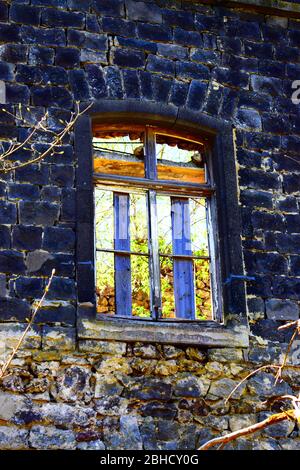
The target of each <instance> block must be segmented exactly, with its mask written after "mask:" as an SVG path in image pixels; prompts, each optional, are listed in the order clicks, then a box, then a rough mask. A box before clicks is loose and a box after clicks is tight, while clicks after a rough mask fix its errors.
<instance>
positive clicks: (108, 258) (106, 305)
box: [96, 251, 115, 315]
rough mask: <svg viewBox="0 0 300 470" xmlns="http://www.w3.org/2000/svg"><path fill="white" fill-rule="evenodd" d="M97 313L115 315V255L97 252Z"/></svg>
mask: <svg viewBox="0 0 300 470" xmlns="http://www.w3.org/2000/svg"><path fill="white" fill-rule="evenodd" d="M96 294H97V312H98V313H106V314H110V315H113V314H114V313H115V282H114V254H113V253H104V252H99V251H97V255H96Z"/></svg>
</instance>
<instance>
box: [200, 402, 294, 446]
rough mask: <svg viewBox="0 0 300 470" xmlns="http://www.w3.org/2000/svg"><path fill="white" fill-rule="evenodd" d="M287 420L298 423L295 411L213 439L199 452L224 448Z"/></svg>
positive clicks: (270, 417)
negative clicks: (242, 437)
mask: <svg viewBox="0 0 300 470" xmlns="http://www.w3.org/2000/svg"><path fill="white" fill-rule="evenodd" d="M287 419H290V420H292V421H296V422H297V416H296V414H295V410H288V411H283V412H282V413H277V414H274V415H271V416H269V417H268V418H266V419H264V420H263V421H261V422H259V423H256V424H252V425H251V426H248V427H246V428H243V429H239V430H238V431H234V432H231V433H229V434H226V435H225V436H219V437H216V438H214V439H211V440H210V441H208V442H206V443H205V444H203V445H202V446H201V447H199V449H198V450H208V449H210V448H211V447H213V446H215V445H218V444H221V447H224V445H225V444H227V443H228V442H231V441H234V440H236V439H237V438H238V437H241V436H249V435H250V434H253V433H255V432H258V431H262V430H263V429H265V428H266V427H268V426H271V425H273V424H277V423H280V422H281V421H285V420H287Z"/></svg>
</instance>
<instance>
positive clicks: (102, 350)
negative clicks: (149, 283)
mask: <svg viewBox="0 0 300 470" xmlns="http://www.w3.org/2000/svg"><path fill="white" fill-rule="evenodd" d="M0 43H1V45H0V80H4V81H5V83H6V94H7V104H6V105H5V106H2V108H5V109H6V110H8V111H9V112H10V113H12V114H13V115H16V116H17V115H18V113H19V112H20V109H19V104H20V103H21V105H22V112H23V114H25V115H26V116H27V118H28V119H31V120H32V121H33V122H35V121H36V119H37V118H38V116H41V115H42V114H43V113H44V112H45V110H48V112H49V117H48V125H49V127H50V128H51V129H53V130H57V129H60V128H61V125H62V124H61V121H60V120H61V119H66V118H67V117H68V116H69V114H70V111H71V110H72V109H73V108H74V102H75V101H76V100H79V101H85V102H90V101H93V100H97V99H100V98H101V99H105V98H107V99H115V100H126V99H131V98H134V99H140V100H148V101H152V102H156V103H168V104H174V105H175V106H178V107H181V108H186V109H187V110H191V111H196V112H202V113H204V114H207V115H211V116H214V117H218V118H219V119H221V120H224V122H230V123H232V125H233V126H234V127H235V129H236V131H235V136H236V161H237V167H238V175H239V197H240V204H241V211H242V216H243V233H242V238H243V248H244V261H245V270H246V273H247V274H249V275H254V276H255V278H256V280H255V281H254V282H251V283H248V286H247V294H248V309H249V320H250V328H251V347H250V349H249V350H240V349H230V348H228V349H224V350H218V349H210V350H199V349H195V348H177V347H174V346H172V345H169V346H159V345H156V346H155V345H153V344H152V345H151V344H144V345H141V344H134V343H128V344H125V343H122V342H100V341H99V342H94V341H90V342H89V341H83V342H80V344H78V342H77V341H76V328H75V324H76V288H77V286H76V278H75V268H74V266H75V251H74V248H75V240H76V233H75V223H76V207H75V192H76V191H75V187H76V186H75V168H76V161H75V158H74V148H73V136H72V135H70V137H69V138H67V139H66V141H65V143H64V145H63V146H62V147H61V149H60V150H61V152H62V153H60V154H59V155H57V156H56V157H54V158H53V157H47V159H46V160H45V161H43V162H41V163H38V164H35V165H32V166H30V167H25V168H23V169H20V170H18V171H16V172H15V174H10V175H8V176H3V175H2V176H1V178H0V222H1V225H0V273H1V274H0V294H1V297H0V321H1V323H0V341H1V342H0V346H1V354H2V357H3V358H4V357H5V355H6V354H7V353H8V352H9V351H10V350H11V348H12V347H13V345H15V341H16V338H17V337H18V335H19V334H20V332H21V331H22V329H23V328H24V325H25V323H26V318H28V316H29V315H30V309H31V307H32V304H33V302H34V299H37V298H39V297H40V296H41V294H42V291H43V287H44V286H45V283H46V280H47V277H48V276H49V275H50V273H51V269H52V268H53V267H55V269H56V276H55V278H54V281H53V283H52V286H51V291H50V292H49V295H48V297H47V302H46V304H45V306H44V307H43V309H42V310H41V312H40V313H39V315H38V317H37V319H36V327H35V329H34V331H33V332H32V333H31V334H30V335H29V336H28V338H27V340H26V344H25V348H24V349H22V351H20V352H19V354H18V357H17V358H16V359H15V361H14V366H15V372H14V374H13V375H11V376H10V377H8V378H7V379H5V380H4V382H3V385H2V392H1V396H0V404H1V405H0V420H1V426H0V447H1V448H11V446H13V447H14V448H27V447H28V446H29V447H33V448H72V449H73V448H76V447H78V448H81V449H84V448H99V449H101V448H104V446H106V448H108V449H112V448H119V449H121V448H128V449H130V448H142V446H143V447H144V448H145V449H158V448H162V449H175V448H181V449H186V448H189V449H190V448H194V447H195V446H197V445H198V444H199V443H200V442H203V441H204V440H205V439H207V438H209V437H210V436H211V435H214V434H218V433H220V432H226V430H229V429H237V427H239V426H240V425H241V424H243V423H252V422H255V421H256V420H257V419H260V418H261V416H264V413H266V412H268V411H270V409H271V408H270V406H268V405H262V404H261V401H263V400H265V399H266V398H268V397H270V396H272V395H274V394H275V395H276V394H280V393H289V392H290V391H291V389H290V387H293V388H295V389H297V387H299V383H298V382H299V379H298V378H297V371H298V369H297V366H298V364H299V360H298V355H297V344H296V347H295V348H296V349H295V351H294V354H293V365H291V366H290V367H289V369H288V370H287V372H286V377H285V381H284V382H282V383H280V384H279V385H278V388H279V390H277V391H276V390H274V389H273V388H272V382H271V379H272V376H271V375H270V374H267V373H263V374H261V375H260V376H259V377H257V378H252V379H250V380H249V381H247V383H246V384H245V385H244V386H243V387H241V389H240V391H239V392H238V393H237V394H236V397H234V398H233V399H232V400H231V401H230V403H229V404H228V405H224V396H226V394H227V393H229V392H230V390H231V389H232V386H233V385H235V384H236V383H237V381H238V380H239V379H240V378H241V377H243V376H244V375H245V374H246V372H247V371H249V370H252V368H254V367H256V366H257V365H258V364H260V363H261V361H263V362H264V361H265V362H270V361H272V360H273V359H274V358H279V357H280V354H281V352H282V350H284V349H285V348H286V346H287V342H288V340H289V334H288V333H282V332H281V333H278V331H277V329H276V328H277V326H279V325H281V324H282V322H283V321H287V320H295V319H298V318H299V300H300V282H299V277H298V276H299V266H300V255H299V240H300V235H299V226H300V225H299V224H300V215H299V197H300V193H299V191H300V189H299V173H300V166H299V157H298V156H297V152H299V143H300V136H299V133H300V127H299V122H300V119H299V117H300V116H299V109H300V108H299V105H296V104H293V103H292V101H291V95H292V92H293V90H292V82H293V80H297V79H300V52H299V51H300V49H299V43H300V21H299V19H297V18H292V17H289V18H288V17H284V16H280V17H279V16H274V12H273V13H272V11H269V12H267V13H265V12H264V13H262V12H261V11H257V12H255V11H251V12H250V11H247V10H245V9H236V8H232V9H225V8H223V7H222V6H220V5H219V6H215V5H207V4H206V5H204V4H201V3H197V2H191V1H186V2H185V1H179V0H178V1H177V0H174V1H173V0H170V1H159V0H156V1H144V2H137V1H132V0H126V1H123V0H109V1H106V0H93V1H92V0H86V1H77V0H31V1H30V0H24V1H14V0H13V1H10V2H5V1H0ZM28 129H29V128H28V127H26V126H25V127H24V126H19V125H18V126H17V125H16V120H15V119H14V118H13V117H12V116H11V115H9V114H7V113H5V112H3V110H1V111H0V138H1V140H2V141H3V145H5V142H7V140H8V139H9V138H12V137H15V138H19V139H22V138H23V137H24V136H25V135H27V133H28ZM36 148H37V150H40V149H44V148H47V139H46V136H45V135H43V134H39V135H38V136H37V143H36ZM29 156H30V155H29V153H28V151H27V150H22V151H20V152H19V153H18V155H17V156H16V159H17V160H18V161H23V160H24V159H26V158H28V157H29ZM297 433H298V431H297V430H294V426H293V424H292V423H289V422H287V423H285V424H281V425H280V426H275V427H273V428H272V429H270V430H268V431H266V432H265V433H264V434H262V435H261V436H260V438H259V439H255V441H254V440H253V441H248V440H243V441H239V443H237V444H235V445H236V446H237V448H248V447H250V448H258V447H259V448H276V449H277V448H292V447H293V448H297V446H298V448H299V441H298V437H297V436H298V434H297Z"/></svg>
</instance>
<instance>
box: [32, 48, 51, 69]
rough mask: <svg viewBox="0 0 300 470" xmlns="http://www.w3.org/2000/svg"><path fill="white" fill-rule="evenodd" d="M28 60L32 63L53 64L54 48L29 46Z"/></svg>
mask: <svg viewBox="0 0 300 470" xmlns="http://www.w3.org/2000/svg"><path fill="white" fill-rule="evenodd" d="M28 61H29V64H32V65H43V64H44V65H51V64H53V62H54V49H50V48H49V47H39V46H32V47H30V48H29V56H28Z"/></svg>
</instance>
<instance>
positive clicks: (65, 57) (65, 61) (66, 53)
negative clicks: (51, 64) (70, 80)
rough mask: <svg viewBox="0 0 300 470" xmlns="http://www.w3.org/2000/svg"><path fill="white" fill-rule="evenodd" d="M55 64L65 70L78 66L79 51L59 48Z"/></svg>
mask: <svg viewBox="0 0 300 470" xmlns="http://www.w3.org/2000/svg"><path fill="white" fill-rule="evenodd" d="M55 61H56V64H57V65H61V66H62V67H65V68H73V67H77V66H79V62H80V51H79V50H78V49H75V48H73V47H60V48H59V49H57V52H56V58H55Z"/></svg>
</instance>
